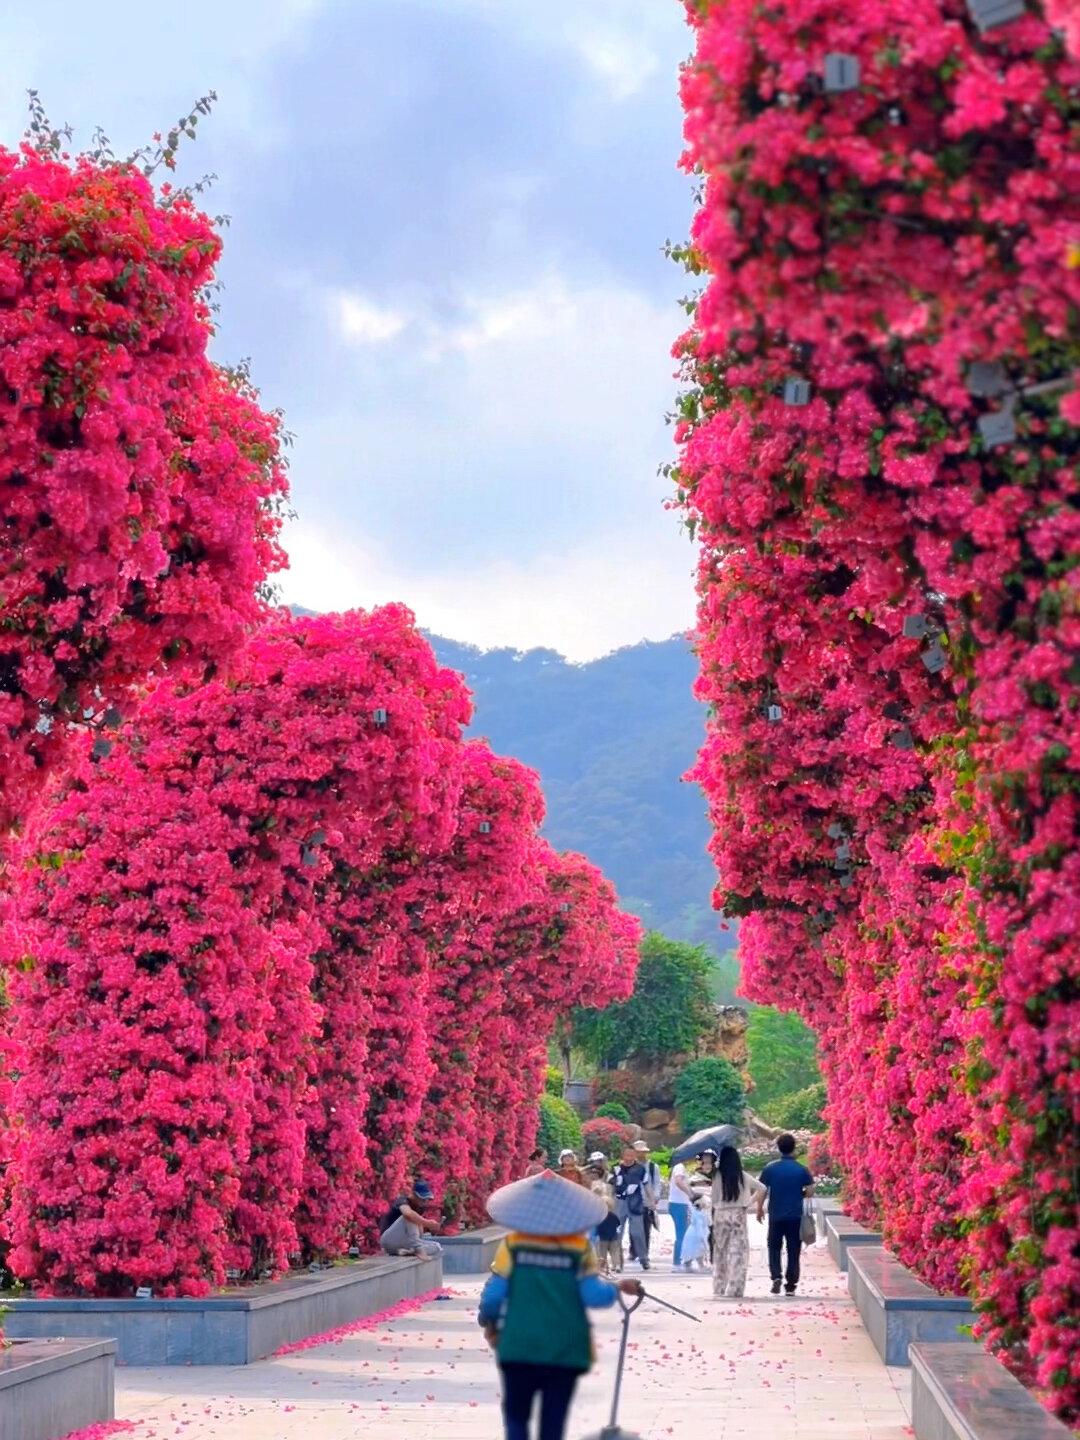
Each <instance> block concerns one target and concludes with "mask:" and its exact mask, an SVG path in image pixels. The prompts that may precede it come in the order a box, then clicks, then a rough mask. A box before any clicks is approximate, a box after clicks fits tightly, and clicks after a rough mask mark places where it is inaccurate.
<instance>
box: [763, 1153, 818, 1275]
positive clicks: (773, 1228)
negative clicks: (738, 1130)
mask: <svg viewBox="0 0 1080 1440" xmlns="http://www.w3.org/2000/svg"><path fill="white" fill-rule="evenodd" d="M776 1148H777V1149H778V1150H779V1151H780V1159H779V1160H773V1161H771V1162H770V1164H768V1165H766V1166H765V1169H764V1170H762V1172H761V1183H762V1185H764V1186H765V1190H767V1191H768V1194H769V1274H770V1275H771V1276H772V1293H773V1294H774V1295H779V1294H780V1255H781V1249H782V1247H783V1246H785V1245H786V1246H787V1269H786V1270H785V1272H784V1293H785V1294H787V1295H794V1294H795V1287H796V1285H798V1283H799V1251H800V1250H801V1249H802V1236H801V1234H800V1231H801V1229H802V1216H803V1201H804V1200H805V1198H806V1197H807V1196H808V1195H810V1194H812V1193H813V1190H814V1177H813V1176H812V1175H811V1174H810V1171H809V1170H807V1168H806V1166H805V1165H800V1164H799V1162H798V1161H797V1160H796V1159H795V1139H794V1136H792V1135H781V1136H780V1138H779V1140H777V1142H776ZM765 1190H763V1191H762V1192H761V1194H760V1195H759V1196H758V1202H757V1218H758V1219H759V1220H761V1219H763V1218H764V1214H765Z"/></svg>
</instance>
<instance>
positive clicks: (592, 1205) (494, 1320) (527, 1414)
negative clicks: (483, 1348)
mask: <svg viewBox="0 0 1080 1440" xmlns="http://www.w3.org/2000/svg"><path fill="white" fill-rule="evenodd" d="M607 1213H608V1209H607V1202H606V1201H605V1200H604V1199H603V1198H602V1197H601V1196H599V1195H594V1194H593V1193H592V1191H591V1190H586V1189H584V1188H583V1187H582V1186H580V1185H577V1184H576V1183H575V1182H573V1181H567V1180H564V1179H562V1178H561V1176H558V1175H553V1174H551V1173H547V1174H543V1175H534V1176H531V1177H530V1178H528V1179H525V1180H517V1181H515V1182H514V1183H513V1184H512V1185H504V1186H503V1188H502V1189H501V1190H496V1192H495V1193H494V1195H492V1196H491V1198H490V1200H489V1201H488V1214H489V1215H490V1216H491V1218H492V1219H493V1220H494V1221H495V1222H496V1224H499V1225H505V1226H507V1227H508V1229H509V1231H510V1233H509V1234H508V1235H507V1237H506V1239H505V1240H504V1241H503V1242H502V1244H501V1245H500V1246H499V1251H498V1254H497V1255H496V1256H495V1263H494V1264H493V1265H492V1267H491V1270H492V1273H491V1275H490V1276H489V1278H488V1281H487V1283H486V1284H485V1286H484V1290H483V1294H482V1295H481V1297H480V1310H479V1314H478V1317H477V1318H478V1320H479V1322H480V1324H481V1325H482V1326H483V1329H484V1334H485V1336H486V1337H487V1340H488V1343H489V1344H490V1345H491V1347H492V1349H493V1350H494V1351H495V1353H496V1356H497V1358H498V1363H499V1370H500V1372H501V1374H502V1388H503V1420H504V1424H505V1428H506V1440H528V1435H529V1422H530V1419H531V1417H532V1411H533V1408H534V1405H535V1403H536V1397H537V1396H539V1397H540V1433H539V1440H563V1435H564V1433H565V1430H566V1419H567V1416H568V1414H569V1411H570V1403H571V1401H572V1399H573V1395H574V1390H575V1388H576V1386H577V1382H578V1378H579V1377H580V1376H581V1375H584V1374H585V1373H586V1371H588V1370H589V1369H591V1367H592V1361H593V1355H592V1336H591V1334H590V1328H589V1319H588V1314H587V1310H588V1309H603V1308H606V1307H608V1306H610V1305H613V1304H614V1303H615V1299H616V1296H617V1294H618V1291H619V1290H622V1291H623V1293H624V1294H627V1295H640V1294H641V1293H642V1292H641V1284H640V1282H639V1281H637V1280H621V1281H619V1282H618V1284H617V1285H613V1284H610V1283H609V1282H608V1281H607V1280H604V1279H602V1278H601V1277H600V1276H599V1275H598V1274H597V1270H596V1257H595V1255H594V1254H593V1251H592V1246H591V1245H590V1244H589V1242H588V1239H587V1238H586V1237H587V1233H588V1231H590V1230H591V1229H592V1228H593V1227H594V1226H596V1225H598V1224H603V1221H604V1219H605V1217H606V1215H607Z"/></svg>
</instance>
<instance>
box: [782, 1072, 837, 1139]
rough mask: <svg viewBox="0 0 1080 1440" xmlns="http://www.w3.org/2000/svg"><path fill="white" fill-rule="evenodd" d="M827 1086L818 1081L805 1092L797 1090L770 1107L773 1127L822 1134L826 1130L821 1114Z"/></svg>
mask: <svg viewBox="0 0 1080 1440" xmlns="http://www.w3.org/2000/svg"><path fill="white" fill-rule="evenodd" d="M825 1099H826V1096H825V1085H824V1083H823V1082H822V1081H820V1080H819V1081H818V1083H817V1084H816V1085H808V1086H807V1087H806V1089H805V1090H796V1091H795V1093H794V1094H793V1095H784V1096H782V1097H781V1098H780V1099H779V1100H774V1101H773V1102H772V1104H771V1105H770V1106H769V1107H768V1112H767V1118H768V1120H769V1123H770V1124H771V1125H779V1126H781V1127H782V1128H783V1129H785V1130H813V1131H815V1132H816V1133H818V1134H820V1133H821V1132H822V1131H823V1130H825V1129H826V1125H825V1121H824V1120H823V1119H822V1118H821V1112H822V1110H824V1108H825Z"/></svg>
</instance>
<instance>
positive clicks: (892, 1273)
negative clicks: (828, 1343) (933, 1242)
mask: <svg viewBox="0 0 1080 1440" xmlns="http://www.w3.org/2000/svg"><path fill="white" fill-rule="evenodd" d="M848 1290H849V1291H850V1292H851V1298H852V1299H853V1300H854V1301H855V1304H856V1306H857V1308H858V1311H859V1314H860V1316H861V1317H862V1322H863V1325H864V1326H865V1327H866V1332H867V1334H868V1335H869V1336H870V1338H871V1340H873V1342H874V1344H875V1345H876V1346H877V1352H878V1354H879V1355H880V1356H881V1358H882V1360H884V1361H885V1364H886V1365H907V1364H908V1363H909V1362H908V1346H909V1345H910V1344H911V1343H912V1341H915V1340H927V1341H935V1340H941V1341H959V1340H963V1338H964V1336H963V1334H962V1332H961V1329H960V1327H961V1326H962V1325H970V1324H971V1322H972V1319H973V1318H974V1316H973V1312H972V1308H971V1301H970V1300H967V1299H965V1298H964V1296H962V1295H939V1294H938V1292H937V1291H936V1290H931V1288H930V1286H929V1285H924V1284H923V1282H922V1281H921V1280H919V1279H917V1278H916V1277H915V1276H914V1275H913V1274H912V1273H911V1271H910V1270H908V1269H907V1268H906V1266H904V1265H901V1264H900V1261H899V1260H897V1259H896V1257H895V1256H893V1255H890V1254H889V1252H888V1251H887V1250H884V1249H882V1247H881V1246H879V1245H858V1246H856V1247H855V1248H854V1249H853V1250H852V1251H851V1254H850V1256H849V1257H848Z"/></svg>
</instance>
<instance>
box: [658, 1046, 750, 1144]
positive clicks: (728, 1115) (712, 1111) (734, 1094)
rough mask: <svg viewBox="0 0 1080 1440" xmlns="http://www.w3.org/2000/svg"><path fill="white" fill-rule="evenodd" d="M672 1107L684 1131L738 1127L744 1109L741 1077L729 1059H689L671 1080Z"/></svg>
mask: <svg viewBox="0 0 1080 1440" xmlns="http://www.w3.org/2000/svg"><path fill="white" fill-rule="evenodd" d="M675 1107H676V1109H677V1110H678V1112H679V1120H680V1122H681V1123H682V1125H683V1128H684V1129H686V1130H704V1129H705V1127H706V1126H707V1125H738V1124H739V1122H740V1121H741V1120H742V1117H743V1111H744V1110H745V1109H746V1089H745V1087H744V1085H743V1082H742V1076H741V1075H740V1074H739V1072H738V1071H737V1070H736V1069H735V1066H734V1065H732V1063H731V1061H730V1060H722V1059H721V1058H720V1057H719V1056H717V1055H704V1056H702V1058H701V1059H700V1060H691V1062H690V1064H689V1065H687V1067H686V1069H685V1070H684V1071H683V1072H682V1073H681V1074H680V1076H679V1077H678V1079H677V1080H676V1081H675Z"/></svg>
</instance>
